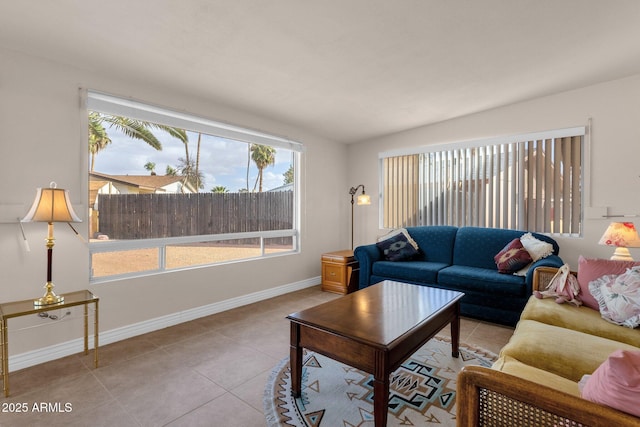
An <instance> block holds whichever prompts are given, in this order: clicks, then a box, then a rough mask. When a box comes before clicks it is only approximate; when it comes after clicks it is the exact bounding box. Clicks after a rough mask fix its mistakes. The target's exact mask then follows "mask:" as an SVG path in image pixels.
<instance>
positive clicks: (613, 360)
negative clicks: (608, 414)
mask: <svg viewBox="0 0 640 427" xmlns="http://www.w3.org/2000/svg"><path fill="white" fill-rule="evenodd" d="M582 397H583V398H584V399H587V400H590V401H592V402H596V403H600V404H602V405H606V406H610V407H612V408H615V409H617V410H619V411H623V412H626V413H628V414H631V415H635V416H636V417H640V405H639V404H638V402H640V351H629V350H616V351H614V352H613V353H611V355H609V357H608V358H607V360H605V361H604V362H603V363H602V365H600V366H599V367H598V369H596V370H595V371H594V372H593V374H592V375H591V376H590V377H589V378H588V379H587V380H586V382H585V383H584V387H583V389H582Z"/></svg>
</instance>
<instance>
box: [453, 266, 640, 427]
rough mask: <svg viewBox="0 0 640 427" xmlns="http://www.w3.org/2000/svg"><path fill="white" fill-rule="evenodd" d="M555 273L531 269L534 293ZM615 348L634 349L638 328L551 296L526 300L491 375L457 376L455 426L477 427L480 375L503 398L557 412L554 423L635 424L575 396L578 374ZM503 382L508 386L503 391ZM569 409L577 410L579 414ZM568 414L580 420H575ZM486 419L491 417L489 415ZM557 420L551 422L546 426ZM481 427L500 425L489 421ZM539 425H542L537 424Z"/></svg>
mask: <svg viewBox="0 0 640 427" xmlns="http://www.w3.org/2000/svg"><path fill="white" fill-rule="evenodd" d="M556 271H557V269H555V268H548V267H540V268H538V269H536V271H535V272H534V279H533V286H534V290H536V289H537V290H544V289H545V288H546V286H547V284H548V283H549V282H550V280H551V279H552V278H553V276H554V275H555V273H556ZM617 349H627V350H636V351H637V350H640V329H639V328H636V329H630V328H626V327H622V326H618V325H614V324H612V323H609V322H607V321H605V320H603V319H602V318H601V316H600V313H599V312H598V311H596V310H593V309H591V308H588V307H584V306H583V307H576V306H574V305H571V304H557V303H556V302H555V301H554V299H552V298H548V299H538V298H536V297H534V296H532V297H531V298H530V299H529V301H528V302H527V304H526V306H525V308H524V311H523V312H522V315H521V317H520V321H519V322H518V324H517V325H516V329H515V331H514V334H513V336H512V337H511V339H510V341H509V343H508V344H507V345H506V346H505V347H504V348H503V349H502V350H501V352H500V355H499V359H498V360H497V361H496V362H495V363H494V365H493V366H492V370H493V372H487V371H491V370H488V369H486V368H485V369H482V368H478V369H475V368H473V369H465V370H463V372H462V373H461V374H460V376H459V378H458V386H459V389H458V399H457V404H458V418H459V420H458V421H459V423H458V425H463V426H464V425H483V424H482V423H479V420H478V419H477V417H478V414H479V411H481V410H480V409H479V407H478V405H480V406H483V405H484V407H485V410H486V404H481V403H480V402H479V400H478V399H479V397H478V396H475V397H474V393H485V395H486V393H487V391H486V390H485V391H480V388H479V386H478V384H479V382H482V381H485V384H484V386H483V387H486V386H487V384H486V381H487V379H486V378H485V379H484V380H482V377H483V376H486V377H487V378H491V380H490V382H491V383H494V384H495V383H496V381H497V383H498V384H500V387H499V388H501V390H502V393H507V392H508V393H514V395H513V396H508V398H507V400H510V399H511V400H513V401H514V402H527V405H530V408H535V410H536V411H542V412H545V413H546V412H549V413H551V414H561V415H562V416H560V418H559V419H560V420H569V419H570V420H573V421H576V422H579V423H583V424H586V425H610V426H613V425H616V426H618V425H635V426H638V425H640V419H639V418H637V417H633V416H631V415H628V414H625V413H622V412H620V411H616V410H614V409H611V408H606V407H604V406H602V405H598V404H595V403H592V402H589V401H586V400H584V399H582V398H581V397H580V390H579V387H578V382H579V381H580V380H581V379H582V377H583V375H585V374H592V373H593V371H595V370H596V368H598V367H599V366H600V365H601V364H602V363H603V362H604V361H605V360H606V359H607V358H608V356H609V355H610V354H611V353H612V352H613V351H615V350H617ZM495 371H500V372H501V373H500V374H498V373H496V372H495ZM505 374H506V375H505ZM505 384H511V385H512V386H513V387H511V386H510V387H507V389H505V388H504V387H505ZM505 390H508V391H505ZM516 390H517V391H516ZM550 396H553V399H550ZM558 399H559V401H557V400H558ZM549 400H551V401H549ZM505 401H506V400H505ZM554 401H555V403H554ZM571 408H575V409H577V408H580V409H579V412H580V414H576V413H575V412H576V411H575V410H572V409H571ZM520 412H521V411H520V410H518V411H515V412H514V413H515V414H518V413H520ZM596 414H597V415H596ZM570 415H574V416H577V417H586V418H580V419H576V418H573V417H570ZM488 416H489V419H492V418H491V416H490V414H489V415H488ZM594 417H595V419H594ZM494 421H495V420H494ZM587 421H588V422H587ZM467 422H469V424H466V423H467ZM519 422H521V421H519ZM557 422H558V420H557V419H556V420H555V421H552V422H550V424H549V425H554V424H555V423H557ZM474 423H475V424H474ZM536 424H537V422H536ZM484 425H501V424H499V423H497V424H496V423H492V422H489V423H487V424H484ZM504 425H508V424H504ZM539 425H546V424H545V423H542V422H540V423H539ZM561 425H564V424H561Z"/></svg>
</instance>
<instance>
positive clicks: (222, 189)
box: [87, 91, 302, 282]
mask: <svg viewBox="0 0 640 427" xmlns="http://www.w3.org/2000/svg"><path fill="white" fill-rule="evenodd" d="M87 118H88V128H89V129H88V133H89V150H88V155H89V162H88V164H89V171H88V176H89V219H90V221H89V228H90V230H89V235H90V238H91V241H90V244H89V250H90V254H91V281H92V282H98V281H104V280H110V279H113V278H121V277H132V276H138V275H144V274H150V273H158V272H162V271H167V270H175V269H182V268H191V267H195V266H202V265H210V264H216V263H227V262H237V261H241V260H247V259H254V258H261V257H268V256H277V255H282V254H287V253H292V252H296V251H298V248H299V232H298V230H299V218H298V212H299V209H298V200H299V197H298V193H299V188H298V181H299V180H298V179H297V177H298V176H299V164H300V161H299V157H300V153H301V152H302V145H301V144H299V143H297V142H293V141H289V140H287V139H285V138H280V137H277V136H273V135H268V134H265V133H262V132H258V131H254V130H250V129H244V128H240V127H237V126H231V125H227V124H223V123H218V122H214V121H212V120H208V119H204V118H201V117H196V116H192V115H189V114H185V113H180V112H176V111H171V110H167V109H164V108H159V107H155V106H151V105H146V104H143V103H140V102H136V101H131V100H126V99H122V98H117V97H114V96H110V95H106V94H102V93H98V92H92V91H89V92H88V93H87Z"/></svg>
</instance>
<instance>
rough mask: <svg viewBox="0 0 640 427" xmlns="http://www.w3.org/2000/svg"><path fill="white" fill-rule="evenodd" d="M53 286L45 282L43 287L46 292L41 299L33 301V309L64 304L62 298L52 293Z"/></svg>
mask: <svg viewBox="0 0 640 427" xmlns="http://www.w3.org/2000/svg"><path fill="white" fill-rule="evenodd" d="M53 286H54V285H53V283H51V282H47V284H46V285H44V287H45V289H46V290H47V292H45V293H44V295H43V296H42V297H40V298H38V299H36V300H34V301H33V305H34V306H35V307H42V306H43V305H52V304H60V303H61V302H64V297H63V296H60V295H56V293H55V292H53Z"/></svg>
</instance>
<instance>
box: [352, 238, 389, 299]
mask: <svg viewBox="0 0 640 427" xmlns="http://www.w3.org/2000/svg"><path fill="white" fill-rule="evenodd" d="M353 256H354V257H355V258H356V259H357V260H358V264H359V268H360V279H359V281H358V289H363V288H366V287H367V286H369V285H370V284H371V283H369V279H370V277H371V272H372V268H373V263H374V262H376V261H379V260H381V259H382V254H380V249H378V247H377V246H376V245H375V244H371V245H364V246H358V247H357V248H356V249H355V250H354V251H353Z"/></svg>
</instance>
